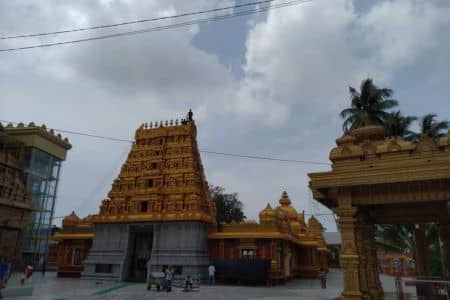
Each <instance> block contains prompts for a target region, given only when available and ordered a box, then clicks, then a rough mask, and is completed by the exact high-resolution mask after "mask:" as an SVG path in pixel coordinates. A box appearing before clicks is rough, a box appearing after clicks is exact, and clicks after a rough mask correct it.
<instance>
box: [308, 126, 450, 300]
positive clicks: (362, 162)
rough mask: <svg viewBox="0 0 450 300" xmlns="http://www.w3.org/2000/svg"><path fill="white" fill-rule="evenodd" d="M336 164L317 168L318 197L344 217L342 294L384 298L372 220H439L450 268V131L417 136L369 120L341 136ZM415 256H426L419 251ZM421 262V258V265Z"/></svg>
mask: <svg viewBox="0 0 450 300" xmlns="http://www.w3.org/2000/svg"><path fill="white" fill-rule="evenodd" d="M336 144H337V147H336V148H334V149H332V150H331V153H330V159H331V161H332V162H333V165H332V169H331V171H328V172H321V173H311V174H309V177H310V179H311V181H310V188H311V190H312V191H313V194H314V198H315V199H316V200H318V201H319V202H321V203H322V204H324V205H326V206H327V207H328V208H330V209H332V210H333V211H334V212H335V213H336V214H337V216H338V217H339V222H338V226H339V229H340V231H341V237H342V253H341V256H340V259H341V266H342V268H343V271H344V292H343V293H342V299H382V298H383V293H382V288H381V285H380V281H379V278H378V277H379V276H378V268H377V257H376V249H375V241H374V224H386V223H400V224H402V223H403V224H405V223H413V224H415V223H426V222H436V223H438V224H439V229H440V236H441V239H442V240H443V242H444V245H445V255H444V256H445V257H446V269H447V270H446V271H447V274H448V272H449V270H450V234H449V232H450V228H449V227H450V225H449V224H450V223H449V222H450V205H449V203H450V202H449V201H450V133H449V134H448V135H447V136H445V137H441V138H439V139H438V140H436V141H435V140H433V139H431V138H429V137H422V138H420V139H419V141H417V142H410V141H406V140H404V139H402V138H385V137H384V130H383V128H381V127H377V126H368V127H363V128H360V129H356V130H353V131H351V132H350V133H349V134H347V135H344V136H343V137H341V138H339V139H337V140H336ZM417 261H418V262H420V261H421V259H420V257H419V255H418V257H417ZM418 268H419V269H420V265H418Z"/></svg>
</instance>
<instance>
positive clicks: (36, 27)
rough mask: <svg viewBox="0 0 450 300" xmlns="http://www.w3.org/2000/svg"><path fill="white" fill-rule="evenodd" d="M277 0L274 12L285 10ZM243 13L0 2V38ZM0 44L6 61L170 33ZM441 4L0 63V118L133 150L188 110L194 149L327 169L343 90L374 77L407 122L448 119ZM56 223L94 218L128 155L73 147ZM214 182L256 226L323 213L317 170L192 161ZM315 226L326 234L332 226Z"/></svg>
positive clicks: (322, 8) (303, 15)
mask: <svg viewBox="0 0 450 300" xmlns="http://www.w3.org/2000/svg"><path fill="white" fill-rule="evenodd" d="M284 1H286V0H279V1H278V2H284ZM248 2H252V1H251V0H240V1H239V0H235V1H233V0H194V1H185V0H151V1H150V0H145V1H144V0H135V1H131V0H76V1H75V0H73V1H72V0H66V1H38V0H36V1H32V0H23V1H22V0H20V1H16V0H6V1H0V35H3V36H10V35H15V34H26V33H36V32H45V31H54V30H62V29H70V28H76V27H85V26H92V25H101V24H110V23H116V22H123V21H129V20H135V19H143V18H151V17H158V16H170V15H173V14H179V13H184V12H189V11H197V10H203V9H211V8H218V7H223V6H227V5H232V4H243V3H248ZM186 20H189V19H182V20H172V21H170V20H169V21H168V20H166V21H159V22H155V23H147V24H140V25H132V26H128V27H123V28H113V29H105V30H99V31H89V32H82V33H75V34H67V35H61V36H51V37H39V38H33V39H21V40H0V49H5V48H11V47H19V46H26V45H31V44H35V43H46V42H53V41H64V40H72V39H78V38H85V37H91V36H95V35H101V34H110V33H116V32H121V31H126V30H136V29H143V28H148V27H152V26H161V25H167V24H170V23H173V22H179V21H186ZM449 32H450V2H448V1H446V0H442V1H439V0H430V1H419V0H391V1H350V0H313V1H310V2H307V3H303V4H299V5H295V6H290V7H286V8H280V9H276V10H271V11H269V12H268V13H261V14H255V15H249V16H245V17H241V18H235V19H231V20H227V21H221V22H216V23H209V24H202V25H196V26H191V27H184V28H179V29H172V30H165V31H159V32H153V33H147V34H141V35H134V36H127V37H121V38H116V39H109V40H102V41H93V42H88V43H81V44H75V45H64V46H59V47H52V48H40V49H32V50H24V51H18V52H0V90H1V96H0V119H2V120H10V121H23V122H26V123H27V122H30V121H34V122H36V123H38V124H42V123H45V124H46V125H47V126H48V127H53V128H62V129H66V130H73V131H81V132H86V133H90V134H96V135H105V136H113V137H118V138H125V139H131V138H132V137H133V134H134V130H135V129H136V128H137V127H138V126H139V125H140V124H141V123H142V122H146V121H155V120H166V119H175V118H179V117H182V116H184V115H185V113H186V111H187V110H188V109H189V108H190V107H191V108H192V109H193V111H194V113H195V115H194V118H195V119H196V122H197V126H198V133H199V137H198V139H199V145H200V148H201V149H203V150H209V151H219V152H231V153H241V154H249V155H259V156H271V157H278V158H284V159H295V160H308V161H318V162H328V154H329V151H330V149H331V148H332V147H333V146H334V140H335V139H336V138H337V137H339V136H340V135H341V133H342V130H341V125H342V120H341V119H340V118H339V116H338V113H339V112H340V110H342V109H343V108H345V107H346V106H347V105H348V104H349V95H348V86H349V85H352V86H357V87H359V84H360V82H361V80H362V79H364V78H367V77H372V78H373V79H374V81H375V83H376V84H378V85H380V86H386V87H391V88H393V89H394V90H395V98H396V99H398V100H399V101H400V103H401V106H400V108H401V110H402V111H404V113H405V114H412V115H417V116H420V115H423V114H425V113H428V112H435V113H438V114H439V117H440V118H443V119H444V118H445V119H450V105H449V103H450V98H449V96H448V95H449V94H450V85H449V79H450V35H449V34H448V33H449ZM68 137H69V139H70V141H71V143H72V144H73V149H72V150H71V151H70V152H69V154H68V157H67V161H66V162H65V163H64V165H63V172H62V178H61V184H60V187H59V193H58V202H57V207H56V215H57V216H62V215H66V214H68V213H70V212H71V211H72V210H75V211H77V212H78V214H79V215H81V216H85V215H87V214H89V213H95V212H97V210H98V206H99V203H100V202H101V200H102V199H104V198H105V196H106V193H107V191H108V190H109V188H110V184H111V182H112V180H113V178H114V177H116V176H117V174H118V170H119V169H120V166H121V164H122V163H123V161H124V160H125V158H126V155H127V153H128V150H129V148H130V145H129V144H127V143H121V142H113V141H105V140H99V139H94V138H87V137H81V136H72V135H69V136H68ZM202 160H203V164H204V166H205V169H206V176H207V179H208V181H209V182H210V183H212V184H215V185H221V186H224V187H225V188H226V190H227V191H229V192H237V193H238V194H239V198H240V200H242V202H243V203H244V204H245V212H246V214H247V216H248V217H249V218H250V219H252V218H255V217H257V215H258V212H259V211H260V210H261V209H262V208H263V207H264V206H265V205H266V204H267V203H268V202H270V203H271V204H276V203H277V201H278V199H279V197H280V195H281V192H282V191H283V190H287V191H288V193H289V195H290V197H291V200H292V201H293V204H294V206H295V207H296V208H297V210H299V211H301V210H305V211H306V213H315V214H317V213H321V212H326V210H325V209H324V208H323V207H320V206H319V205H317V204H315V203H314V202H313V201H312V199H311V196H310V194H309V191H308V187H307V184H308V177H307V173H309V172H315V171H321V170H327V167H326V166H319V165H309V164H298V163H287V162H275V161H263V160H251V159H242V158H232V157H221V156H217V155H212V154H206V153H204V154H202ZM321 220H322V221H323V222H324V224H325V226H326V227H327V228H329V229H330V230H333V229H334V228H335V227H334V225H333V224H332V222H331V220H330V218H327V217H322V218H321Z"/></svg>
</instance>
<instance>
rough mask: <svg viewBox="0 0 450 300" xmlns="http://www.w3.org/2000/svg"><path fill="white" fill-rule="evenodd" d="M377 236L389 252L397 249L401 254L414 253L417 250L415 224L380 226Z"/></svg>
mask: <svg viewBox="0 0 450 300" xmlns="http://www.w3.org/2000/svg"><path fill="white" fill-rule="evenodd" d="M376 236H377V237H378V238H380V239H381V241H380V244H381V245H383V246H386V250H388V251H390V250H393V249H396V250H397V251H400V252H401V253H413V252H414V250H415V244H414V224H386V225H378V226H377V230H376Z"/></svg>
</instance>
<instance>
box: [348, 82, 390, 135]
mask: <svg viewBox="0 0 450 300" xmlns="http://www.w3.org/2000/svg"><path fill="white" fill-rule="evenodd" d="M349 90H350V95H351V106H350V107H349V108H346V109H344V110H343V111H341V113H340V115H341V117H342V118H344V119H345V121H344V124H343V126H342V127H343V129H344V132H348V131H349V130H352V129H356V128H359V127H363V126H367V125H383V124H384V120H385V119H386V118H387V117H388V115H389V113H388V112H386V110H388V109H391V108H393V107H395V106H397V105H398V102H397V101H396V100H394V99H391V96H392V94H393V93H394V92H393V91H392V90H391V89H387V88H378V87H377V86H376V85H374V84H373V82H372V79H370V78H367V79H365V80H363V81H362V82H361V88H360V92H358V91H356V89H354V88H353V87H350V88H349Z"/></svg>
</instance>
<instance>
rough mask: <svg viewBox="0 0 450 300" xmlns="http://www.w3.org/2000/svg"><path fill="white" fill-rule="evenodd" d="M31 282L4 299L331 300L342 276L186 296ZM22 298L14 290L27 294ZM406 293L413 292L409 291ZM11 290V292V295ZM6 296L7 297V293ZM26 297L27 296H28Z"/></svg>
mask: <svg viewBox="0 0 450 300" xmlns="http://www.w3.org/2000/svg"><path fill="white" fill-rule="evenodd" d="M33 277H34V278H33V282H28V283H26V284H25V286H23V287H21V286H20V284H19V278H18V277H13V278H11V281H10V283H9V284H8V288H7V289H6V290H4V296H5V299H6V300H140V299H155V300H160V299H181V300H190V299H192V300H196V299H202V300H225V299H227V300H228V299H236V300H256V299H262V300H293V299H297V300H306V299H308V300H309V299H318V300H325V299H327V300H328V299H334V298H336V297H338V296H339V294H340V291H341V290H342V288H341V286H342V273H341V272H340V271H338V270H331V271H330V273H329V276H328V280H327V281H328V282H327V285H328V288H327V289H321V288H320V281H319V280H318V279H301V280H294V281H291V282H289V283H287V284H285V285H280V286H273V287H265V286H256V287H255V286H233V285H215V286H209V285H202V286H201V287H200V291H199V292H191V293H186V292H183V291H182V290H181V289H179V288H174V291H173V292H171V293H166V292H156V291H147V290H146V286H145V284H142V283H122V282H107V281H105V282H96V281H93V280H80V279H69V278H64V279H61V278H56V276H55V274H54V273H48V274H47V275H46V277H45V278H42V277H41V274H36V275H34V276H33ZM382 282H383V286H384V288H385V291H387V292H388V291H394V289H395V287H394V281H393V279H392V278H390V277H386V276H383V277H382ZM30 288H32V295H31V296H26V295H27V294H24V293H17V292H18V291H21V292H24V291H26V290H27V291H29V290H30ZM409 289H410V290H409V291H411V290H412V291H413V292H414V289H411V288H409ZM14 291H15V292H14ZM7 293H9V294H7ZM28 295H29V294H28Z"/></svg>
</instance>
